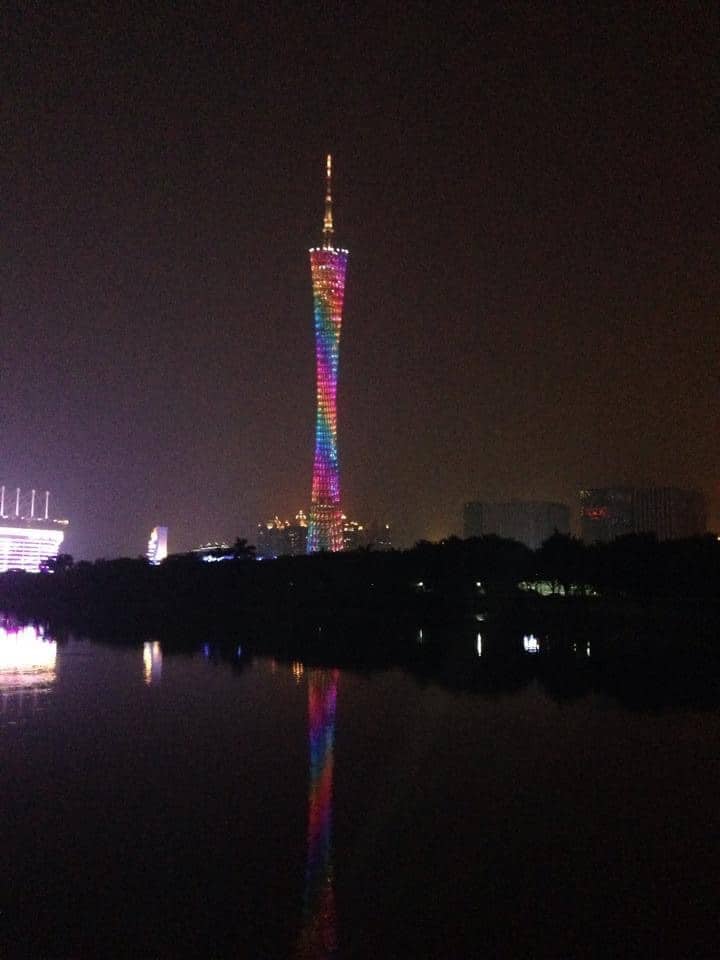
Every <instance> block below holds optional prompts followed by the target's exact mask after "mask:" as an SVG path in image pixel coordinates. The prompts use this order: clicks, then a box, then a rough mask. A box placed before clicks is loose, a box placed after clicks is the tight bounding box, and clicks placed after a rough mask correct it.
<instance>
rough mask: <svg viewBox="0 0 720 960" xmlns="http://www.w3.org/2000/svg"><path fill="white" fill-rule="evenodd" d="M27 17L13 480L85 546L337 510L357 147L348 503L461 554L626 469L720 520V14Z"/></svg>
mask: <svg viewBox="0 0 720 960" xmlns="http://www.w3.org/2000/svg"><path fill="white" fill-rule="evenodd" d="M254 7H257V10H255V12H250V13H248V11H249V10H252V8H254ZM148 8H149V9H148ZM260 10H262V12H258V11H260ZM181 11H184V12H181ZM2 31H3V34H2V51H1V56H0V70H1V71H2V77H1V80H2V90H3V111H2V130H1V131H0V132H1V136H2V160H1V163H2V167H1V169H2V187H1V197H2V201H1V202H2V209H1V211H0V220H1V223H0V230H1V231H2V255H1V257H0V297H1V300H0V304H1V308H2V318H1V322H2V344H3V351H2V397H3V402H2V407H1V408H0V429H1V435H2V466H1V467H0V480H1V481H2V482H4V483H6V484H8V485H10V486H12V487H15V486H18V485H19V486H21V487H23V488H25V487H27V488H29V487H32V486H35V487H37V488H40V489H45V488H50V490H51V491H53V493H54V495H55V503H56V505H57V508H58V510H59V511H60V512H62V513H63V514H64V515H66V516H67V517H69V519H70V521H71V533H70V535H69V537H68V541H67V547H68V549H70V550H71V552H73V553H75V555H76V556H80V557H89V558H94V557H96V556H113V555H116V554H130V555H135V554H138V553H141V552H143V551H144V550H145V547H146V542H147V537H148V534H149V530H150V528H151V527H152V526H153V525H154V524H156V523H161V522H164V523H167V524H168V526H169V528H170V538H171V549H175V550H179V549H186V548H189V547H191V546H194V545H196V544H197V543H199V542H201V541H206V540H208V539H215V538H220V537H225V538H229V537H234V536H236V535H238V534H242V535H249V534H250V533H251V531H252V529H253V528H254V525H255V523H256V522H257V521H258V520H260V519H263V518H265V517H267V516H270V515H272V514H274V513H275V512H279V513H280V514H293V513H294V512H295V511H296V510H297V509H298V508H299V507H304V508H306V509H307V506H308V503H309V492H310V478H311V469H312V454H313V430H314V346H313V327H312V299H311V289H310V278H309V266H308V257H307V248H308V246H310V245H312V244H314V243H316V242H317V241H318V239H319V235H320V229H321V222H322V200H323V164H324V155H325V153H326V152H327V151H328V150H330V151H332V152H333V154H334V156H335V173H336V176H335V194H336V204H335V207H336V215H335V221H336V240H337V242H338V243H340V244H341V245H343V246H347V247H349V249H350V264H349V269H348V285H347V296H346V310H345V320H344V328H343V339H342V343H341V360H340V399H339V439H340V458H341V480H342V488H343V501H344V507H345V510H346V512H347V513H348V514H351V515H353V516H357V517H359V518H360V519H365V520H372V519H373V518H378V519H381V518H382V519H389V520H390V521H391V522H394V523H395V524H396V525H397V526H398V527H399V528H400V529H401V530H402V531H403V532H404V534H405V535H406V536H407V537H410V538H412V537H418V536H430V537H433V538H434V537H439V536H442V535H445V534H447V533H449V532H453V531H459V529H460V523H461V519H460V514H461V507H462V503H463V501H464V500H466V499H470V498H475V497H478V498H510V497H532V498H552V499H559V500H563V501H565V502H568V503H570V504H571V505H572V507H573V509H575V504H576V493H577V489H578V487H579V486H581V485H602V484H608V483H619V482H624V483H656V484H680V485H697V486H699V487H701V488H702V489H703V490H704V491H705V493H706V494H707V496H708V498H709V502H710V506H711V519H712V521H713V523H714V524H715V525H718V521H720V488H719V486H718V476H719V471H720V453H719V452H718V451H719V449H720V445H719V444H718V440H717V422H718V421H717V413H718V400H719V399H720V397H719V390H718V387H719V382H718V356H719V351H718V348H719V347H720V332H719V330H718V302H719V299H720V298H719V293H720V282H719V279H720V254H719V252H718V251H719V249H720V247H719V245H718V203H717V200H718V195H719V194H718V186H719V184H718V159H719V158H720V151H719V150H718V137H717V119H718V118H717V113H716V112H715V110H714V104H715V100H716V98H717V94H718V89H719V87H718V79H719V77H718V53H719V45H718V35H719V31H720V21H719V16H718V7H717V4H714V3H708V4H695V3H690V2H682V3H676V4H673V3H653V4H647V5H644V4H627V3H621V4H617V5H608V6H602V5H600V4H588V3H586V2H583V3H580V4H577V5H572V4H567V5H565V4H557V5H556V4H541V3H528V4H511V5H504V4H498V5H495V4H475V3H474V4H467V5H465V4H463V3H455V4H453V5H445V4H440V3H431V4H421V3H417V4H397V5H395V4H383V5H377V6H374V5H372V4H356V3H336V2H330V0H328V2H324V3H314V4H308V5H304V4H299V3H298V4H282V5H273V4H268V5H265V4H223V3H202V4H201V3H198V4H177V3H161V2H157V3H152V4H140V3H124V4H107V5H103V4H94V3H92V4H87V5H86V4H77V3H67V4H45V3H41V2H27V3H19V4H18V3H13V2H9V3H7V4H5V5H4V7H3V14H2ZM713 127H715V129H713Z"/></svg>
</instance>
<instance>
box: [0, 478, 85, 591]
mask: <svg viewBox="0 0 720 960" xmlns="http://www.w3.org/2000/svg"><path fill="white" fill-rule="evenodd" d="M42 499H43V501H44V502H42V503H39V502H38V501H39V500H40V498H39V497H37V495H36V491H35V490H31V491H30V493H29V494H26V495H24V496H23V494H22V493H21V491H20V489H19V488H16V489H15V492H14V494H13V495H12V496H6V491H5V487H0V573H3V572H4V571H6V570H25V571H27V572H28V573H39V572H40V570H41V568H43V569H44V566H43V565H44V563H45V561H46V560H54V559H55V558H56V557H57V555H58V553H59V551H60V545H61V544H62V542H63V540H64V538H65V531H66V529H67V525H68V522H67V520H51V519H50V494H49V493H48V492H45V494H44V498H42ZM6 508H7V510H6ZM38 513H39V515H38Z"/></svg>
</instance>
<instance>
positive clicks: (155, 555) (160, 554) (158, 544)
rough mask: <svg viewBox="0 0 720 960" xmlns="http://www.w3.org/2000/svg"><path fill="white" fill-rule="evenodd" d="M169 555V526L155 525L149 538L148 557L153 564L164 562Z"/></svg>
mask: <svg viewBox="0 0 720 960" xmlns="http://www.w3.org/2000/svg"><path fill="white" fill-rule="evenodd" d="M167 555H168V528H167V527H153V530H152V533H151V534H150V539H149V540H148V548H147V558H148V560H149V561H150V563H152V564H158V563H162V561H163V560H164V559H165V557H166V556H167Z"/></svg>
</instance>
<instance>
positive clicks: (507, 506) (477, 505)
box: [463, 500, 570, 550]
mask: <svg viewBox="0 0 720 960" xmlns="http://www.w3.org/2000/svg"><path fill="white" fill-rule="evenodd" d="M556 532H557V533H569V532H570V511H569V509H568V507H567V506H565V504H564V503H550V502H545V501H534V500H533V501H524V500H511V501H509V502H508V503H486V502H482V501H472V502H470V503H466V504H465V508H464V511H463V536H464V537H484V536H488V535H489V534H495V535H496V536H498V537H505V538H506V539H508V540H518V541H519V542H520V543H524V544H525V545H526V546H528V547H530V548H531V549H532V550H537V548H538V547H539V546H540V544H541V543H543V541H544V540H547V539H548V537H551V536H552V535H553V534H554V533H556Z"/></svg>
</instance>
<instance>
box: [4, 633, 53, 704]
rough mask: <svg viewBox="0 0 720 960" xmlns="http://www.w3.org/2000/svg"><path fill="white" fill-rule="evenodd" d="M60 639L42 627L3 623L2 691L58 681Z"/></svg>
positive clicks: (41, 686) (43, 685)
mask: <svg viewBox="0 0 720 960" xmlns="http://www.w3.org/2000/svg"><path fill="white" fill-rule="evenodd" d="M56 657H57V643H56V642H55V641H54V640H46V639H45V636H44V633H43V631H42V628H41V627H35V626H23V627H19V626H14V625H13V624H12V622H11V621H8V620H4V621H2V622H1V623H0V691H2V693H3V695H6V694H12V693H14V692H17V691H22V690H31V689H34V690H41V689H45V688H47V687H49V686H50V685H51V684H52V683H54V681H55V660H56Z"/></svg>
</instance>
